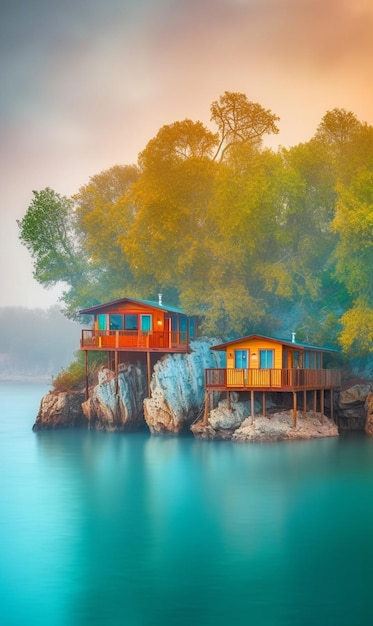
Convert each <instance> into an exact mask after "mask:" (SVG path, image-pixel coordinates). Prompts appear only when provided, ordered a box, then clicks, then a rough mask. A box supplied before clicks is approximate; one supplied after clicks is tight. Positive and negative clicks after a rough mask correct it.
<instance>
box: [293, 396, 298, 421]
mask: <svg viewBox="0 0 373 626" xmlns="http://www.w3.org/2000/svg"><path fill="white" fill-rule="evenodd" d="M293 425H294V428H295V427H296V425H297V392H296V391H293Z"/></svg>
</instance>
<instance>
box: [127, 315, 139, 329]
mask: <svg viewBox="0 0 373 626" xmlns="http://www.w3.org/2000/svg"><path fill="white" fill-rule="evenodd" d="M138 327H139V326H138V320H137V315H136V314H134V313H126V314H125V316H124V328H125V329H126V330H137V329H138Z"/></svg>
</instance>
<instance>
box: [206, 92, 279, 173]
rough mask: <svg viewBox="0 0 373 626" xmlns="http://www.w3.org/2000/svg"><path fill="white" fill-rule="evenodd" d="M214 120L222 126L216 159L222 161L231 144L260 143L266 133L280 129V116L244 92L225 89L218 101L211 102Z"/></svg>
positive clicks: (220, 127) (219, 127) (212, 118)
mask: <svg viewBox="0 0 373 626" xmlns="http://www.w3.org/2000/svg"><path fill="white" fill-rule="evenodd" d="M210 111H211V121H214V122H215V124H216V125H217V126H218V129H219V145H218V147H217V150H216V152H215V156H214V159H217V158H218V157H219V160H220V161H221V160H223V158H224V157H225V155H226V153H227V152H228V151H229V149H230V148H231V146H233V145H234V144H236V143H245V144H254V145H260V144H261V142H262V138H263V135H265V134H268V133H274V134H277V133H278V132H279V129H278V127H277V126H276V122H278V121H279V119H280V118H279V117H277V116H276V115H274V114H273V113H271V111H269V110H266V109H264V108H263V107H262V106H261V105H260V104H257V103H255V102H250V101H249V100H248V99H247V96H246V95H245V94H243V93H235V92H230V91H225V92H224V95H223V96H220V98H219V100H218V101H214V102H213V103H212V104H211V108H210Z"/></svg>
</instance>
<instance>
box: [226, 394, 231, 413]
mask: <svg viewBox="0 0 373 626" xmlns="http://www.w3.org/2000/svg"><path fill="white" fill-rule="evenodd" d="M227 409H228V411H230V410H231V392H230V391H227Z"/></svg>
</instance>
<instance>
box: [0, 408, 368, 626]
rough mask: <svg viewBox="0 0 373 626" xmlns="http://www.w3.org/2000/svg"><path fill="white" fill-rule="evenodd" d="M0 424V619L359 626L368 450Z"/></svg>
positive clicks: (364, 593)
mask: <svg viewBox="0 0 373 626" xmlns="http://www.w3.org/2000/svg"><path fill="white" fill-rule="evenodd" d="M22 410H23V409H22ZM22 424H23V423H22ZM0 429H2V430H0V432H5V431H6V432H7V436H6V444H5V441H4V438H3V439H0V453H1V454H2V457H1V458H2V461H3V463H4V464H5V465H4V467H6V470H5V471H3V472H2V473H1V474H0V490H1V498H2V499H1V501H2V509H1V512H0V550H1V552H0V554H1V559H0V589H1V591H0V594H1V598H0V600H1V604H0V606H1V609H0V610H1V612H2V615H1V616H0V617H2V618H4V619H3V620H2V621H1V620H0V621H1V623H4V624H6V625H7V624H15V625H16V626H18V624H24V623H27V624H31V626H33V624H35V625H37V626H44V625H45V626H46V625H48V626H49V625H50V624H52V623H53V625H54V626H85V625H87V626H88V624H89V625H90V626H92V625H93V626H95V625H101V624H105V626H106V625H108V626H111V625H113V626H114V625H117V624H118V625H119V624H121V625H122V624H125V625H126V626H138V625H141V626H143V625H144V626H147V625H149V626H150V625H151V626H154V625H158V624H162V626H168V625H170V626H171V625H173V624H175V623H177V624H178V625H181V626H183V624H188V626H189V624H190V623H195V624H204V625H205V624H206V625H207V626H208V625H210V624H214V626H216V625H218V626H219V625H222V624H224V625H225V624H227V623H229V621H234V622H235V623H236V624H238V625H240V624H245V626H246V624H247V623H248V616H249V615H250V620H251V622H252V623H254V624H255V626H267V625H268V626H269V625H270V626H273V625H274V624H276V626H282V625H285V624H286V626H293V625H294V626H299V624H302V626H308V624H309V625H311V624H312V625H314V624H315V623H320V624H323V625H324V624H326V625H327V624H333V625H334V624H335V625H337V624H338V626H347V625H348V626H350V625H351V624H354V626H360V624H363V623H364V624H365V623H369V614H370V613H369V610H370V592H369V589H370V586H371V584H372V583H373V576H372V574H371V573H370V563H371V562H372V557H373V554H372V551H373V548H372V547H371V546H370V542H369V541H367V540H366V538H367V537H369V536H370V528H371V526H372V524H373V498H372V495H373V471H372V470H373V442H372V441H371V440H369V439H366V438H364V439H362V438H356V439H355V438H349V439H343V438H339V439H336V438H333V439H326V440H318V441H306V442H289V443H271V444H265V445H263V444H248V445H246V444H234V443H231V442H210V441H198V440H194V439H193V438H191V437H189V438H188V437H186V438H173V437H151V436H150V435H148V434H146V433H141V434H132V435H128V434H126V435H122V434H108V433H101V432H98V433H96V432H91V431H73V430H71V431H50V432H38V433H31V428H30V427H29V426H28V427H27V428H24V426H23V425H20V424H18V425H17V427H15V425H14V423H13V430H12V427H11V425H10V424H9V423H8V422H7V423H6V425H5V426H4V424H2V423H1V420H0ZM346 581H348V582H346ZM346 584H348V594H347V593H345V589H346ZM5 618H6V619H5Z"/></svg>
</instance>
